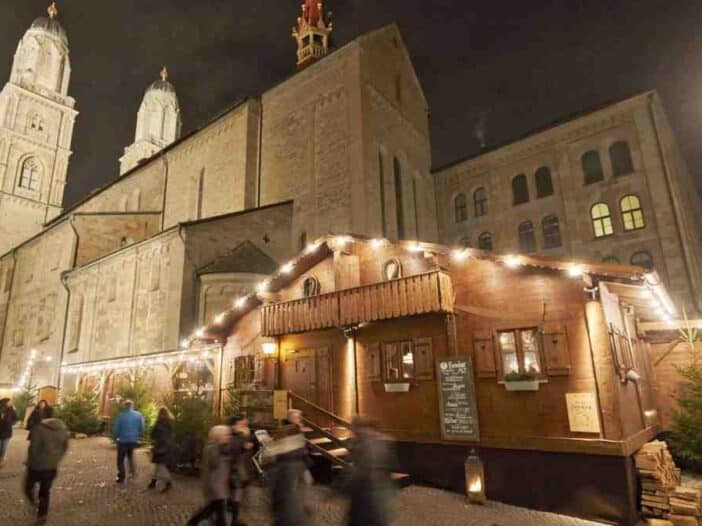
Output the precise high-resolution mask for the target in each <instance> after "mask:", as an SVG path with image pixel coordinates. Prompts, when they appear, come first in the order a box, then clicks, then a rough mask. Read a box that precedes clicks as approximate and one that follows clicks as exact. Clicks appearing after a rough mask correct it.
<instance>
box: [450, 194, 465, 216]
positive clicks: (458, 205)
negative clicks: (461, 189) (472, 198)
mask: <svg viewBox="0 0 702 526" xmlns="http://www.w3.org/2000/svg"><path fill="white" fill-rule="evenodd" d="M453 208H454V213H455V217H456V223H461V222H462V221H465V220H466V219H468V203H467V202H466V194H464V193H460V194H458V195H457V196H456V197H455V198H454V200H453Z"/></svg>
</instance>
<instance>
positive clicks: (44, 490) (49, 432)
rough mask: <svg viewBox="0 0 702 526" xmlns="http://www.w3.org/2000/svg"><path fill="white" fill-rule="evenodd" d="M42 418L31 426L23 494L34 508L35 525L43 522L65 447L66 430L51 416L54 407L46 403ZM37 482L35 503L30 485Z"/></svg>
mask: <svg viewBox="0 0 702 526" xmlns="http://www.w3.org/2000/svg"><path fill="white" fill-rule="evenodd" d="M41 415H42V420H41V421H40V422H39V423H37V424H36V425H35V426H34V427H33V428H32V437H31V439H30V440H29V451H28V453H27V478H26V479H25V484H24V495H25V497H26V499H27V501H28V503H29V504H30V506H32V507H33V508H36V509H37V524H44V523H45V522H46V515H47V514H48V512H49V498H50V493H51V485H52V484H53V482H54V479H55V478H56V472H57V471H56V470H57V469H58V465H59V463H60V462H61V459H62V458H63V456H64V455H65V454H66V450H67V449H68V438H69V436H70V433H69V431H68V428H67V427H66V424H64V423H63V422H62V421H61V420H59V419H58V418H53V416H54V410H53V408H52V407H50V406H49V405H47V406H46V407H45V408H44V409H43V411H42V413H41ZM37 484H38V485H39V493H38V497H39V504H38V506H37V503H36V501H35V499H34V488H35V487H36V485H37Z"/></svg>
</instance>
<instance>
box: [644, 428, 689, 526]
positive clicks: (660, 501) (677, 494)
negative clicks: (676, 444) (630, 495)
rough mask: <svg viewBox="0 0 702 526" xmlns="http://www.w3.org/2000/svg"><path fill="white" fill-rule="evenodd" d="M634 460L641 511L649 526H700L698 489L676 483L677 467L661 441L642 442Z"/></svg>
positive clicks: (678, 475)
mask: <svg viewBox="0 0 702 526" xmlns="http://www.w3.org/2000/svg"><path fill="white" fill-rule="evenodd" d="M634 463H635V465H636V471H637V472H638V475H639V479H640V481H641V513H642V515H643V517H644V518H645V519H646V520H647V524H648V525H649V526H700V516H701V515H702V499H701V497H700V492H699V490H697V489H693V488H686V487H683V486H680V470H679V469H678V468H677V467H676V466H675V462H674V461H673V457H672V456H671V454H670V451H668V446H667V444H666V443H665V442H661V441H658V440H654V441H653V442H649V443H648V444H646V445H644V446H643V447H642V448H641V449H640V450H639V451H638V452H637V453H636V455H634Z"/></svg>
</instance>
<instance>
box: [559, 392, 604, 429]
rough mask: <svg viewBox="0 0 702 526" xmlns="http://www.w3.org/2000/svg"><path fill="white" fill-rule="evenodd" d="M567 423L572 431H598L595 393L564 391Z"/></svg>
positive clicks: (598, 423)
mask: <svg viewBox="0 0 702 526" xmlns="http://www.w3.org/2000/svg"><path fill="white" fill-rule="evenodd" d="M566 404H567V405H568V423H569V424H570V430H571V431H572V432H573V433H597V434H599V433H600V413H599V410H598V407H597V396H596V395H595V393H566Z"/></svg>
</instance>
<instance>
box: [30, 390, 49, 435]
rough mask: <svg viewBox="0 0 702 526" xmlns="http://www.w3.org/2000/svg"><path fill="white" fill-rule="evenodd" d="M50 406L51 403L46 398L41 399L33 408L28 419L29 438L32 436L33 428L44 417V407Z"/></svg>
mask: <svg viewBox="0 0 702 526" xmlns="http://www.w3.org/2000/svg"><path fill="white" fill-rule="evenodd" d="M47 407H49V403H48V402H47V401H46V400H39V403H38V404H37V406H36V407H35V408H34V409H33V410H32V412H31V414H30V415H29V419H28V420H27V431H29V433H28V434H27V440H29V439H30V438H31V437H32V428H33V427H34V426H36V425H37V424H38V423H39V422H41V421H42V419H43V418H44V409H46V408H47Z"/></svg>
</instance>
